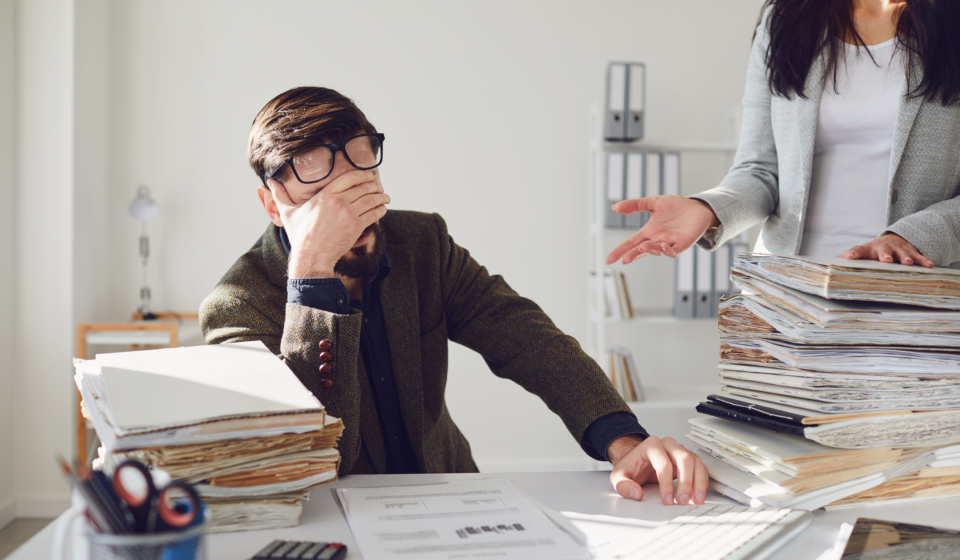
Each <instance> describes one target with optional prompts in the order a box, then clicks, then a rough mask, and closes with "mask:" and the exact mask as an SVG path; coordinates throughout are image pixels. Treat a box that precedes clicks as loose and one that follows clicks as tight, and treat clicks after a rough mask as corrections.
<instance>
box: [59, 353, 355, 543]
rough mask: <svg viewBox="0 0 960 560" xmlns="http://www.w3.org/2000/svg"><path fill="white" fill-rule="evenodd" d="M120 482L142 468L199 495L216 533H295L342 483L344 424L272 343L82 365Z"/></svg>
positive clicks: (80, 377) (92, 413) (108, 460)
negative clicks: (188, 485)
mask: <svg viewBox="0 0 960 560" xmlns="http://www.w3.org/2000/svg"><path fill="white" fill-rule="evenodd" d="M75 366H76V370H77V373H76V375H75V380H76V382H77V386H78V387H79V389H80V392H81V395H82V396H83V401H84V409H85V411H86V412H87V413H88V414H89V417H90V419H91V420H92V421H93V424H94V427H95V428H96V430H97V435H98V436H99V438H100V441H101V442H102V444H103V446H102V447H101V448H100V458H99V459H98V466H100V467H101V468H104V469H105V470H106V471H108V472H109V471H111V470H112V469H113V467H115V466H116V465H117V464H118V463H119V462H120V461H123V460H125V459H129V458H136V459H139V460H141V461H143V462H144V463H145V464H148V465H150V466H151V467H153V468H158V469H163V470H165V471H167V472H168V473H169V474H170V475H171V476H172V477H174V478H177V479H182V480H187V481H189V482H192V483H194V484H195V485H196V488H197V491H198V492H199V493H200V495H201V496H202V497H203V498H205V500H206V501H207V503H208V505H209V507H210V512H211V514H212V518H213V527H212V530H213V531H214V532H218V531H235V530H247V529H267V528H278V527H289V526H295V525H296V524H297V523H298V521H299V517H300V512H301V511H302V505H301V500H303V499H306V497H307V493H308V492H309V490H310V489H311V488H314V487H316V486H318V485H320V484H324V483H327V482H331V481H333V480H336V478H337V467H338V466H339V462H340V454H339V452H338V451H337V450H336V443H337V439H338V438H339V437H340V434H341V433H342V431H343V423H342V422H341V421H340V420H339V419H337V418H334V417H332V416H328V415H327V414H326V413H325V412H324V409H323V406H322V405H321V404H320V401H318V400H317V399H316V397H314V396H313V394H311V393H310V392H309V391H307V389H306V388H305V387H304V386H303V385H302V384H301V383H300V381H299V380H298V379H297V378H296V376H295V375H294V374H293V372H292V371H290V369H289V368H287V367H286V365H284V364H283V362H281V361H280V360H279V359H278V358H277V357H276V356H275V355H273V354H272V353H271V352H270V350H269V349H267V347H266V346H264V344H263V343H262V342H259V341H258V342H243V343H236V344H222V345H214V346H196V347H187V348H169V349H161V350H143V351H138V352H122V353H116V354H98V355H97V358H96V360H75Z"/></svg>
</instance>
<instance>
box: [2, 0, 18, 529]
mask: <svg viewBox="0 0 960 560" xmlns="http://www.w3.org/2000/svg"><path fill="white" fill-rule="evenodd" d="M14 5H15V2H14V0H0V356H10V355H11V354H12V352H13V325H14V322H13V302H14V294H15V287H14V283H13V265H14V256H13V233H14V228H13V205H14V197H13V191H14V188H13V185H14V180H15V176H14V173H13V158H14V154H13V149H14V125H13V122H14V118H15V111H14V106H15V105H14V83H15V82H14V78H15V77H16V50H15V46H16V45H15V41H16V39H15V36H14V30H15V26H14V21H13V20H14V17H15V14H16V11H15V9H14ZM13 379H14V371H13V368H11V367H3V368H0V528H3V526H5V525H6V524H7V523H9V522H10V521H11V520H12V519H13V517H14V515H15V514H16V507H15V502H14V495H13V482H14V475H13V449H14V444H13V439H14V429H13V419H14V415H13V403H14V402H15V399H14V392H13Z"/></svg>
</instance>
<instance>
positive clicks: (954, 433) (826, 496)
mask: <svg viewBox="0 0 960 560" xmlns="http://www.w3.org/2000/svg"><path fill="white" fill-rule="evenodd" d="M731 274H732V280H733V282H734V284H736V286H737V287H739V288H741V289H742V290H743V292H744V293H743V294H740V295H736V296H733V297H730V298H727V299H725V300H724V301H722V302H721V303H720V309H719V328H720V337H721V341H720V342H721V346H720V366H719V367H720V384H721V388H722V393H721V394H717V395H710V396H709V397H708V399H707V401H705V402H703V403H701V404H700V405H699V406H698V407H697V410H698V411H699V412H701V413H703V414H707V415H710V416H712V418H706V417H701V418H695V419H692V420H691V421H690V423H691V426H692V431H691V433H690V434H689V435H688V436H687V437H688V438H689V439H690V440H691V441H692V442H693V443H694V444H695V445H696V446H697V447H698V448H699V450H701V451H703V453H701V456H702V457H704V462H705V463H707V466H708V467H709V469H710V474H711V478H712V485H713V487H714V488H715V489H716V490H717V491H719V492H720V493H722V494H725V495H727V496H730V497H732V498H734V499H737V500H738V501H741V502H743V503H746V504H753V505H762V504H765V505H770V506H781V507H794V508H802V509H816V508H820V507H842V506H852V505H861V504H865V503H874V502H879V501H890V500H916V499H930V498H935V497H943V496H948V495H958V494H960V271H958V270H952V269H924V268H920V267H907V266H902V265H897V264H883V263H878V262H871V261H849V260H845V259H814V258H806V257H779V256H772V255H760V254H750V253H741V254H739V255H738V256H737V258H736V260H735V266H734V268H733V270H732V273H731Z"/></svg>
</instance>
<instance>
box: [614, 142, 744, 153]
mask: <svg viewBox="0 0 960 560" xmlns="http://www.w3.org/2000/svg"><path fill="white" fill-rule="evenodd" d="M603 148H604V149H609V150H623V151H632V150H636V151H657V152H736V151H737V144H736V143H735V142H649V141H646V140H638V141H636V142H607V141H604V142H603Z"/></svg>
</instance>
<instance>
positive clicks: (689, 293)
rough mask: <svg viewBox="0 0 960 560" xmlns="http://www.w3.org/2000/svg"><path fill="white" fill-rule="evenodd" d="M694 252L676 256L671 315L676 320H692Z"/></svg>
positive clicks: (693, 305) (693, 306) (688, 251)
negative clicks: (674, 287) (675, 275)
mask: <svg viewBox="0 0 960 560" xmlns="http://www.w3.org/2000/svg"><path fill="white" fill-rule="evenodd" d="M694 258H695V257H694V250H693V248H691V249H687V250H686V251H684V252H682V253H680V255H678V256H677V279H676V291H675V293H674V303H673V315H674V316H675V317H677V318H678V319H693V317H694V314H693V312H694V309H695V303H696V302H695V301H694V295H695V292H694V283H693V280H694V276H693V275H694Z"/></svg>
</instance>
